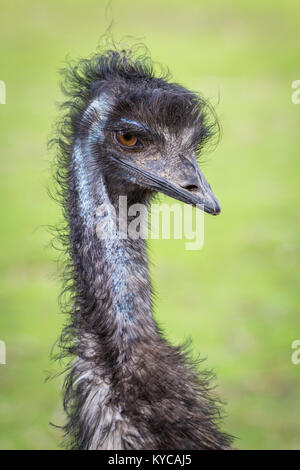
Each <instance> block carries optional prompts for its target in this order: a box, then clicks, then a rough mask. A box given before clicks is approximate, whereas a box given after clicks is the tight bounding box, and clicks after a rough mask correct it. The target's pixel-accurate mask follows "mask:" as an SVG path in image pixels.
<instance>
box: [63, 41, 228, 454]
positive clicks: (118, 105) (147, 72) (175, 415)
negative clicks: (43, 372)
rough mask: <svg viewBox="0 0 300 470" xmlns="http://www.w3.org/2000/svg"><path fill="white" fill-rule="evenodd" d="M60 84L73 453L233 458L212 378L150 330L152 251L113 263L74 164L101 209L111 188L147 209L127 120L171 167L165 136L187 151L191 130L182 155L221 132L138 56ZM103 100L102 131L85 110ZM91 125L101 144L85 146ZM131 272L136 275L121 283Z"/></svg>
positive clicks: (102, 64) (106, 55) (86, 63)
mask: <svg viewBox="0 0 300 470" xmlns="http://www.w3.org/2000/svg"><path fill="white" fill-rule="evenodd" d="M63 73H64V76H65V82H64V86H63V91H64V93H65V94H66V96H67V97H68V99H67V101H66V102H65V103H64V104H63V109H64V110H65V113H64V116H63V118H62V119H61V121H60V124H59V126H58V129H57V139H55V140H54V142H55V143H57V144H58V150H59V151H58V160H57V167H56V169H57V173H56V179H57V182H58V196H59V200H60V202H61V204H62V208H63V216H64V219H65V222H66V224H65V226H64V227H63V228H62V229H61V231H60V241H61V242H62V245H63V246H64V249H65V271H64V282H65V285H64V294H66V296H67V297H66V298H67V302H66V304H65V306H64V311H65V312H66V313H67V324H66V326H65V327H64V330H63V332H62V335H61V338H60V342H59V346H60V354H59V355H60V357H66V356H67V357H71V362H70V365H69V367H68V373H67V376H66V379H65V383H64V392H63V393H64V408H65V411H66V415H67V422H66V425H65V426H64V431H65V437H66V439H65V446H66V447H68V448H71V449H109V448H110V449H229V448H230V446H231V442H232V438H231V437H230V436H229V435H227V434H224V433H223V432H221V431H220V429H219V421H220V417H221V411H220V410H221V408H220V401H219V400H218V399H217V398H216V397H215V396H214V394H213V392H212V390H211V387H210V385H209V381H210V379H211V374H210V373H208V372H199V371H198V365H199V362H201V361H193V360H192V359H191V357H190V355H189V354H188V352H187V349H186V348H185V347H174V346H172V345H170V344H169V343H168V341H167V340H166V339H165V338H164V335H163V333H162V331H161V330H160V329H159V328H158V327H157V325H156V322H155V321H154V320H153V317H152V309H153V305H152V292H151V286H150V279H149V275H148V266H147V265H148V260H147V254H146V246H145V242H144V240H142V239H139V240H130V239H127V240H122V242H120V241H116V242H111V243H116V245H115V247H114V245H113V251H112V252H109V253H108V252H107V245H105V243H104V242H103V241H102V240H99V237H97V235H96V232H95V227H94V225H93V224H95V223H96V218H95V217H96V216H95V214H94V213H93V214H87V216H91V218H92V228H91V227H90V226H88V224H87V222H86V220H85V218H84V216H83V215H82V207H81V206H80V204H81V202H80V201H81V199H80V197H83V196H80V191H81V190H82V183H80V184H81V186H80V184H79V183H78V178H79V177H78V172H79V173H80V171H81V170H80V171H79V170H78V168H77V167H76V164H74V152H75V150H74V149H75V146H76V145H77V144H76V142H79V143H80V145H81V146H82V148H83V147H84V148H85V149H88V150H86V152H87V153H86V154H85V153H84V152H83V154H84V158H83V160H82V162H83V165H86V169H85V170H84V171H86V174H87V178H88V181H89V185H90V193H89V195H88V197H90V198H92V199H93V201H92V207H93V210H94V208H96V207H97V206H98V205H99V204H101V203H102V202H103V198H104V196H103V194H104V189H105V191H107V194H108V197H109V200H110V202H111V203H112V204H113V205H116V201H117V198H118V196H119V195H122V194H126V195H127V197H128V199H129V201H130V202H131V203H133V202H143V203H145V204H148V203H149V202H150V200H151V197H152V196H153V195H154V194H155V190H154V188H152V187H150V186H149V185H148V183H145V184H144V185H143V183H142V180H141V179H140V180H139V182H138V183H133V182H131V180H130V178H129V176H130V177H132V176H134V175H135V174H134V175H133V173H130V175H125V176H124V171H125V170H124V166H122V164H121V162H122V158H123V154H122V152H121V151H120V150H116V147H115V146H114V143H113V141H112V137H111V136H112V135H113V133H114V132H116V131H118V130H121V131H124V132H125V131H127V132H128V131H131V132H133V130H132V129H131V127H130V126H131V124H130V123H129V124H126V125H124V124H121V123H120V119H121V117H122V116H126V118H127V119H128V120H134V121H139V122H142V123H143V126H145V128H147V129H148V131H147V136H145V135H142V138H144V139H146V140H147V139H149V142H150V143H149V146H150V147H149V148H151V146H152V147H153V146H155V148H156V149H159V151H160V152H161V153H160V154H161V155H162V157H161V158H164V157H163V155H165V153H166V152H165V153H164V149H165V148H166V146H167V145H168V136H170V135H171V136H173V137H172V138H174V139H179V140H180V136H181V134H182V132H183V131H184V129H192V131H191V138H190V140H189V141H188V142H187V143H185V144H184V145H185V151H194V152H198V153H199V152H200V151H201V150H202V147H203V146H204V144H205V143H206V142H207V141H208V139H209V138H210V137H211V136H212V135H213V131H214V128H215V123H214V122H211V119H210V117H209V116H210V110H209V108H208V106H207V105H206V103H205V102H204V100H202V99H201V98H199V97H198V96H197V95H196V94H194V93H192V92H190V91H188V90H186V89H184V88H183V87H182V86H180V85H178V84H175V83H170V82H169V81H168V80H169V76H168V74H162V75H161V76H160V77H159V78H157V77H156V76H155V75H154V69H153V65H152V62H151V60H150V59H149V57H147V55H145V54H139V52H138V51H134V50H131V51H128V50H121V51H118V50H108V51H104V52H101V53H99V54H96V55H94V56H92V57H91V58H89V59H84V60H81V61H79V62H78V63H77V64H75V65H70V66H69V67H68V68H66V69H65V70H64V71H63ZM101 96H108V97H109V98H110V97H111V98H112V101H113V103H112V104H110V105H109V110H108V111H105V113H106V115H105V125H103V126H102V124H101V119H100V118H99V116H97V115H96V114H97V110H96V111H93V110H92V112H90V113H89V116H88V117H87V118H86V117H84V116H85V114H84V113H85V112H86V110H87V108H88V106H89V105H90V104H91V103H93V100H95V99H96V98H97V97H101ZM95 122H98V123H99V129H100V131H101V132H103V133H104V135H105V139H104V141H103V140H102V141H101V142H100V141H99V140H98V141H97V142H96V141H95V142H92V143H89V136H90V129H91V126H93V124H94V123H95ZM101 126H102V127H101ZM122 126H123V127H122ZM135 131H136V132H138V130H137V129H135ZM136 132H135V133H136ZM140 132H141V133H142V134H143V132H144V131H143V129H142V130H140ZM80 148H81V147H80ZM147 148H148V147H147ZM147 151H148V152H150V150H147ZM147 151H146V150H145V153H144V154H143V157H139V156H138V153H132V159H133V161H134V162H137V160H138V158H142V159H143V158H146V156H147ZM174 158H175V157H174ZM118 162H119V163H118ZM148 170H149V168H148ZM166 172H167V170H166ZM139 175H140V173H139ZM135 176H137V174H136V175H135ZM100 181H102V182H103V183H102V184H103V187H101V183H100ZM145 181H146V180H145ZM85 196H86V194H85V193H84V197H85ZM117 255H118V256H119V257H117ZM110 256H111V258H110ZM116 260H117V261H116ZM124 270H126V271H125V272H126V273H128V275H127V276H126V279H125V280H122V279H121V278H122V275H121V274H122V273H124ZM119 278H120V279H121V281H120V287H118V288H116V284H115V283H116V279H119ZM124 283H125V284H124ZM124 290H126V292H127V291H128V292H129V293H131V294H132V299H133V300H132V301H131V304H130V306H131V310H130V309H129V310H128V311H126V312H125V313H122V312H123V310H124V309H123V310H122V308H121V306H120V305H121V304H120V302H121V300H122V299H123V300H124V295H123V294H122V295H123V297H120V296H121V294H120V292H123V291H124ZM120 312H121V313H120Z"/></svg>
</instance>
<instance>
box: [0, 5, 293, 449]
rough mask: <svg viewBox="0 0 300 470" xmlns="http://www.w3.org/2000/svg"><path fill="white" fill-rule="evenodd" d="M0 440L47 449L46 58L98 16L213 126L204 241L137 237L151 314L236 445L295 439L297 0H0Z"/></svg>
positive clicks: (50, 287) (55, 394)
mask: <svg viewBox="0 0 300 470" xmlns="http://www.w3.org/2000/svg"><path fill="white" fill-rule="evenodd" d="M0 15H1V27H0V80H3V81H5V83H6V87H7V97H6V100H7V103H6V104H5V105H0V136H1V137H0V138H1V141H0V150H1V163H0V164H1V186H0V192H1V231H0V240H1V317H0V339H1V340H3V341H5V343H6V347H7V364H6V365H0V448H1V449H55V448H57V447H58V445H59V443H60V440H61V435H60V432H59V430H57V429H55V428H52V427H50V426H49V421H52V422H55V423H57V424H60V423H62V422H63V419H64V416H63V413H62V410H61V397H60V389H61V380H60V379H56V380H52V381H50V382H46V383H45V382H44V379H45V377H46V375H47V371H51V370H59V365H58V364H57V365H53V364H51V363H50V360H49V353H50V349H51V347H52V345H53V343H54V341H55V339H56V338H57V337H58V335H59V332H60V330H61V326H62V323H63V316H62V315H60V314H59V308H58V303H57V297H58V294H59V291H60V285H59V281H58V279H57V276H56V264H55V259H56V257H57V253H55V252H54V251H53V250H52V249H51V248H49V247H48V244H49V241H50V238H51V236H50V235H49V233H48V232H47V229H46V227H45V226H46V225H49V224H50V225H51V224H52V225H53V224H55V223H56V222H57V221H58V220H59V219H60V212H59V207H58V206H57V205H56V204H55V203H54V202H53V201H52V200H51V199H50V198H49V197H48V195H47V187H48V186H49V185H51V173H50V163H51V160H52V158H53V156H52V155H50V154H49V152H48V151H47V149H46V143H47V139H48V137H49V136H50V135H51V126H52V123H53V121H54V119H55V118H56V116H57V109H56V104H55V103H56V102H57V101H59V100H61V98H62V97H61V93H60V90H59V85H58V83H59V76H58V73H57V70H58V69H59V68H60V67H61V66H62V65H63V63H64V61H65V58H66V56H67V54H69V55H70V57H73V58H76V57H78V56H86V55H89V54H90V53H92V52H93V51H95V49H96V47H97V44H98V41H99V37H100V36H101V34H103V32H104V31H105V29H106V28H107V26H108V24H109V22H110V20H111V19H112V16H113V18H114V26H113V33H114V36H115V38H116V39H117V40H118V39H120V38H122V36H124V35H128V34H129V35H132V36H134V37H135V38H138V39H140V40H142V41H143V42H144V43H145V44H146V45H147V46H148V47H149V49H150V50H151V53H152V56H153V58H154V59H155V60H157V61H159V62H162V63H165V64H167V65H168V66H169V67H170V69H171V71H172V73H173V77H174V79H175V80H176V81H179V82H181V83H182V84H184V85H185V86H187V87H189V88H192V89H195V90H197V91H202V93H203V95H204V96H205V97H206V98H209V99H210V100H211V102H212V104H214V105H216V109H217V113H218V115H219V117H220V119H221V123H222V127H223V138H222V140H221V143H220V144H219V146H218V148H217V150H216V151H215V152H214V153H211V154H209V155H207V158H206V159H205V160H206V161H205V164H204V165H203V170H204V173H205V174H206V176H207V178H208V180H209V181H210V183H211V184H212V186H213V188H214V190H215V192H216V194H217V195H218V197H219V199H220V201H221V204H222V209H223V212H222V214H221V216H219V217H217V218H213V217H209V216H207V217H206V216H205V245H204V249H203V250H201V251H186V250H185V249H184V241H166V240H162V241H158V242H151V245H152V250H151V251H152V255H151V259H152V261H153V262H154V268H153V269H152V275H153V278H154V286H155V288H156V292H157V294H158V299H159V300H158V302H157V312H156V317H157V318H158V320H159V322H160V324H161V325H162V326H163V327H164V328H165V330H166V331H167V334H168V337H169V338H170V339H171V340H172V341H173V342H175V343H178V342H182V341H184V340H185V339H186V338H187V337H191V338H192V340H193V351H194V352H195V354H196V353H199V352H200V353H201V354H202V355H207V357H208V358H207V362H206V365H207V367H209V368H213V369H214V370H215V372H216V374H217V378H218V392H219V394H220V395H221V396H222V397H223V398H224V399H225V400H226V401H227V402H228V405H227V407H226V413H227V415H228V416H227V417H226V419H225V422H224V428H225V429H226V430H227V431H228V432H230V433H232V434H234V435H236V436H238V438H239V439H238V440H237V441H236V446H237V447H238V448H241V449H243V448H248V449H262V448H264V449H266V448H269V449H271V448H272V449H275V448H286V449H293V448H300V434H299V431H300V404H299V396H300V365H299V366H297V365H293V364H292V362H291V353H292V349H291V343H292V341H293V340H295V339H299V337H300V330H299V326H300V325H299V303H300V294H299V261H300V252H299V237H300V235H299V222H300V215H299V170H300V159H299V144H300V132H299V124H300V104H299V105H295V104H292V102H291V94H292V88H291V84H292V81H294V80H296V79H300V63H299V57H300V54H299V52H300V51H299V49H300V46H299V44H300V42H299V31H300V4H299V2H297V1H290V0H286V1H284V2H278V1H270V2H269V1H266V0H264V1H258V0H251V1H250V0H247V1H244V2H239V1H236V2H234V1H227V2H223V1H199V0H197V1H193V0H184V1H183V0H168V1H166V0H165V1H161V0H160V1H158V0H151V1H137V0H134V1H131V2H125V1H118V0H113V1H112V2H111V8H110V9H109V11H108V13H106V2H101V1H99V0H98V1H91V0H87V1H84V2H83V1H75V0H72V2H71V1H67V0H60V1H58V0H51V1H50V0H47V1H43V2H38V1H33V0H26V1H12V2H4V1H1V3H0Z"/></svg>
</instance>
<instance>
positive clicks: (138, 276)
mask: <svg viewBox="0 0 300 470" xmlns="http://www.w3.org/2000/svg"><path fill="white" fill-rule="evenodd" d="M72 180H73V185H74V186H73V188H71V191H70V207H71V214H70V215H71V217H70V226H71V244H72V252H73V262H74V266H75V271H76V281H77V282H76V284H77V296H78V301H77V302H78V305H77V314H76V315H77V320H76V323H77V326H78V331H79V336H80V338H79V345H78V348H79V356H82V355H83V356H86V350H87V349H89V350H91V349H92V350H95V348H98V346H99V345H100V344H101V349H103V348H105V346H107V348H106V349H107V351H106V352H107V353H108V355H110V357H109V360H111V354H113V357H114V358H115V360H117V361H118V362H119V361H120V359H124V358H125V359H126V360H128V359H129V358H130V354H131V352H132V349H133V348H134V345H135V344H137V343H140V341H141V340H142V339H143V337H147V338H148V340H149V337H150V338H151V336H152V335H153V334H154V335H155V334H156V325H155V323H154V321H153V318H152V313H151V287H150V280H149V274H148V266H147V264H148V260H147V254H146V246H145V240H143V239H137V240H132V239H131V238H127V239H124V238H122V237H120V234H119V233H118V232H116V231H115V230H114V227H115V226H117V227H118V226H119V222H120V214H119V197H118V196H121V195H123V196H124V195H126V196H127V197H128V204H132V203H134V202H139V203H147V201H146V197H145V195H144V194H143V193H141V192H140V191H138V190H136V189H135V190H134V187H133V186H132V191H129V192H128V193H127V194H120V192H119V191H116V188H115V187H114V191H112V190H110V189H109V188H108V184H107V180H106V179H105V177H104V175H103V174H102V172H101V169H99V168H98V167H97V165H96V164H95V161H94V156H93V152H91V151H88V152H86V151H85V150H84V148H83V146H82V145H81V143H80V142H79V141H77V142H76V143H75V147H74V152H73V161H72ZM73 189H74V191H73ZM119 189H120V188H119ZM121 190H122V189H121ZM115 214H116V217H117V220H115V217H114V216H115ZM116 221H117V224H115V222H116ZM86 338H87V339H88V341H85V339H86ZM108 350H109V351H108ZM90 352H91V354H92V351H90ZM102 357H105V354H104V355H103V351H102Z"/></svg>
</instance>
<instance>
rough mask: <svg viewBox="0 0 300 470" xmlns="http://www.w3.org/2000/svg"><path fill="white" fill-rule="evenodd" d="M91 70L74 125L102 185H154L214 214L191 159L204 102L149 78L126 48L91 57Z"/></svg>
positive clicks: (206, 132)
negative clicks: (89, 146) (85, 100)
mask: <svg viewBox="0 0 300 470" xmlns="http://www.w3.org/2000/svg"><path fill="white" fill-rule="evenodd" d="M97 61H98V62H97ZM93 73H94V75H95V76H94V77H93V80H91V83H90V91H91V92H92V94H91V97H90V98H89V105H88V106H86V108H85V111H84V113H83V119H82V121H81V130H82V131H83V132H87V131H86V129H89V131H88V132H89V137H90V138H91V139H92V142H93V148H94V152H93V153H94V155H95V158H96V161H97V162H98V163H99V165H101V167H102V172H103V173H104V176H105V177H106V180H107V181H108V183H109V184H110V186H112V187H115V188H117V187H118V185H121V187H122V188H123V189H124V188H131V189H132V187H138V188H143V190H145V191H149V192H162V193H164V194H166V195H168V196H171V197H173V198H175V199H178V200H180V201H183V202H185V203H188V204H192V205H195V206H196V205H200V206H201V207H202V208H203V210H204V211H205V212H208V213H210V214H213V215H216V214H218V213H219V212H220V205H219V202H218V200H217V198H216V197H215V195H214V193H213V192H212V189H211V187H210V185H209V184H208V182H207V181H206V179H205V177H204V175H203V174H202V172H201V170H200V168H199V167H198V165H197V160H196V157H197V155H198V154H199V153H200V151H201V150H202V147H203V145H204V143H205V142H206V140H207V139H208V137H210V134H211V126H210V125H209V124H208V123H207V105H206V104H205V103H204V102H203V101H202V100H201V99H200V98H199V97H198V96H197V95H196V94H194V93H192V92H190V91H188V90H186V89H185V88H183V87H182V86H180V85H177V84H174V83H168V82H167V81H166V80H165V79H162V78H155V77H154V75H153V73H152V71H151V69H150V68H149V66H147V65H146V63H145V61H142V62H141V61H139V60H137V61H133V60H132V59H131V58H129V57H128V55H127V53H118V52H110V53H108V54H107V55H106V56H103V55H102V56H99V57H98V59H95V62H94V71H93ZM90 75H92V74H90Z"/></svg>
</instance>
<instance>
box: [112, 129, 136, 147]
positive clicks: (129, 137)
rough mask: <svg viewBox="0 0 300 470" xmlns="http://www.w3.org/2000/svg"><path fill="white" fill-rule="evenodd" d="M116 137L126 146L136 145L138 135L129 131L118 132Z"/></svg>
mask: <svg viewBox="0 0 300 470" xmlns="http://www.w3.org/2000/svg"><path fill="white" fill-rule="evenodd" d="M116 138H117V141H118V142H119V144H121V145H123V146H124V147H134V146H135V145H136V143H137V140H138V139H137V137H136V136H135V135H133V134H130V133H129V132H117V133H116Z"/></svg>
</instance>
